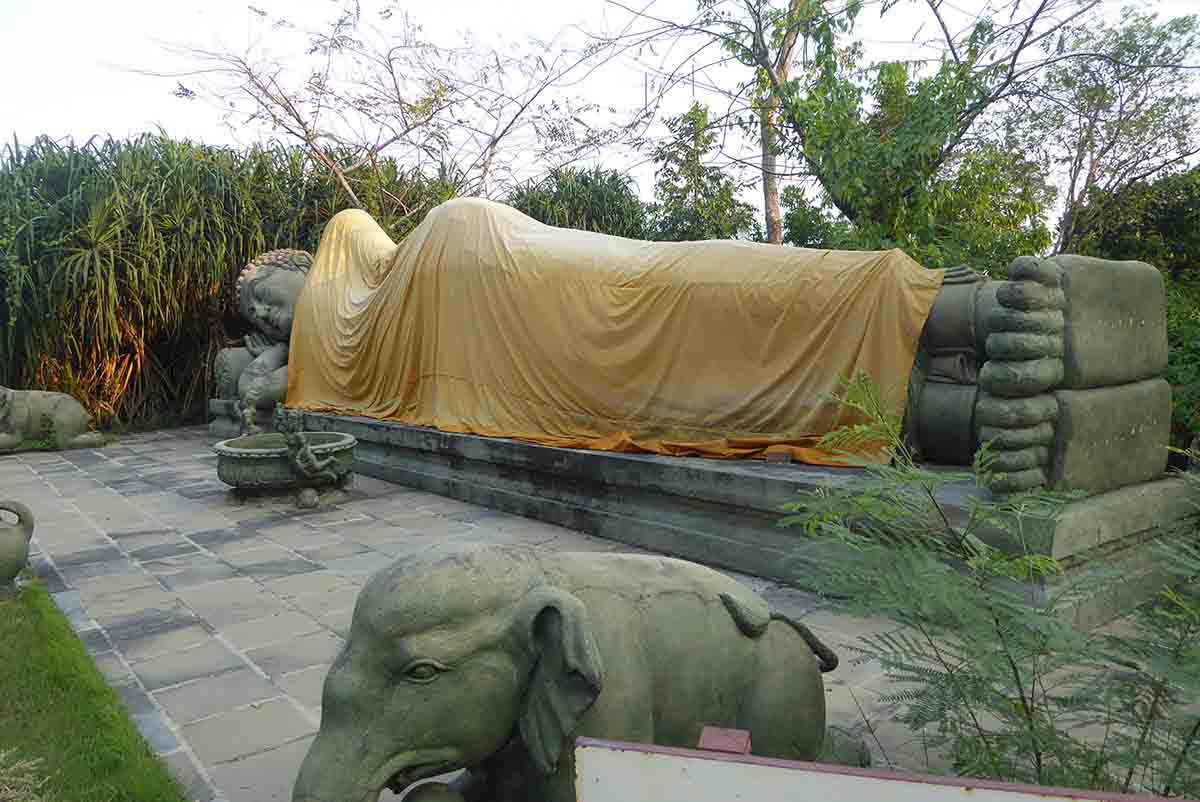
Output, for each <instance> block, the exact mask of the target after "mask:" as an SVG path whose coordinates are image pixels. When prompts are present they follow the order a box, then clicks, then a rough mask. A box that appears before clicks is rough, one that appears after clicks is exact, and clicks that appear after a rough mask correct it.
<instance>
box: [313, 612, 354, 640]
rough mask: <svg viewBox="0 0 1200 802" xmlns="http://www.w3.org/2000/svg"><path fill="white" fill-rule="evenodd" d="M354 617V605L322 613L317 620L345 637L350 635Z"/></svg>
mask: <svg viewBox="0 0 1200 802" xmlns="http://www.w3.org/2000/svg"><path fill="white" fill-rule="evenodd" d="M353 617H354V607H353V606H351V607H340V608H338V609H336V610H330V611H329V612H325V613H321V614H320V615H319V616H317V620H318V621H320V622H321V623H322V624H324V625H325V626H327V627H329V628H330V629H331V630H333V631H334V632H336V633H337V634H338V635H341V636H342V637H343V638H346V637H349V635H350V622H351V620H352V619H353Z"/></svg>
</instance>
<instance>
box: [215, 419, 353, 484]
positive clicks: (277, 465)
mask: <svg viewBox="0 0 1200 802" xmlns="http://www.w3.org/2000/svg"><path fill="white" fill-rule="evenodd" d="M298 434H299V438H298V440H299V447H297V445H296V443H295V442H293V444H291V445H290V446H289V444H288V442H287V440H285V439H284V436H283V435H282V434H279V433H277V432H275V433H270V434H253V435H244V436H242V437H235V438H233V439H231V440H222V441H221V442H219V443H217V444H216V445H214V446H213V451H215V452H216V453H217V477H218V478H219V479H220V480H221V481H222V482H224V483H225V484H227V485H230V486H231V487H233V488H234V489H235V490H238V491H247V490H297V489H300V488H305V487H312V488H319V487H346V486H348V485H349V483H350V481H351V478H352V476H353V474H352V473H351V466H352V465H353V463H354V447H355V446H356V445H357V444H358V441H357V440H355V439H354V438H353V437H351V436H350V435H348V434H339V433H337V432H299V433H298Z"/></svg>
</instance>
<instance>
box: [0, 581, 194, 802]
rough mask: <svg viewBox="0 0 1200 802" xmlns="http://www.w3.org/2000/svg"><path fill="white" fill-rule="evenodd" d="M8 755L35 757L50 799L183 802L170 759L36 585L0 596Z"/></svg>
mask: <svg viewBox="0 0 1200 802" xmlns="http://www.w3.org/2000/svg"><path fill="white" fill-rule="evenodd" d="M5 753H8V754H7V755H6V757H8V758H9V761H28V760H34V761H37V763H36V770H37V772H38V773H39V774H40V775H41V776H42V777H44V778H45V784H44V785H42V786H41V787H40V789H39V792H40V798H41V799H44V800H45V802H148V801H149V800H153V802H183V795H182V793H181V792H180V789H179V786H178V785H177V784H176V782H175V780H174V778H172V777H171V775H170V773H169V772H168V771H167V767H166V765H165V764H164V763H163V762H162V761H161V760H159V759H158V758H157V757H156V756H155V755H154V753H153V752H151V751H150V748H149V747H148V746H147V745H146V742H145V741H144V740H143V739H142V736H141V735H140V734H139V733H138V731H137V729H136V728H135V727H134V725H133V722H132V721H130V719H129V716H128V714H127V713H126V710H125V707H124V705H123V704H122V702H121V699H120V697H119V696H117V694H116V692H115V691H114V690H113V689H112V688H110V687H109V686H108V684H107V683H106V682H105V681H104V677H102V676H101V675H100V672H99V671H98V670H97V669H96V666H95V664H94V663H93V662H92V659H91V657H89V656H88V654H87V652H86V651H84V648H83V644H82V643H80V641H79V639H78V638H76V637H75V633H74V632H72V631H71V627H70V625H69V624H68V623H67V621H66V619H65V618H64V617H63V615H62V613H61V612H60V611H59V610H58V608H57V607H56V606H55V605H54V601H53V600H52V599H51V598H50V596H49V594H47V593H46V591H45V589H44V588H43V587H42V586H41V585H39V584H33V585H30V586H27V587H25V588H24V589H23V590H22V591H21V592H20V594H19V595H18V596H17V597H16V598H15V599H9V600H3V601H0V755H5ZM10 765H11V763H10ZM16 798H17V799H20V798H21V797H16ZM29 798H30V799H38V798H39V797H29Z"/></svg>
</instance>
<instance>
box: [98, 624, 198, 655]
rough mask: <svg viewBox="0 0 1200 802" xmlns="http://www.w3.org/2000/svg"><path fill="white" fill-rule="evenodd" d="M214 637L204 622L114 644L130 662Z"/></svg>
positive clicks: (186, 647)
mask: <svg viewBox="0 0 1200 802" xmlns="http://www.w3.org/2000/svg"><path fill="white" fill-rule="evenodd" d="M211 637H212V631H211V630H210V629H209V628H208V627H206V626H204V625H203V624H190V625H186V626H180V627H177V628H175V629H170V630H165V631H161V632H155V633H152V634H150V635H145V636H142V637H137V638H131V639H129V640H125V641H114V645H115V646H116V647H117V648H118V649H120V650H121V654H123V655H125V659H126V660H128V661H129V662H130V663H134V664H136V663H138V662H140V661H143V660H149V659H152V658H155V657H161V656H162V655H166V654H172V653H174V652H178V651H182V650H185V649H190V648H192V647H194V646H197V645H199V644H201V643H204V642H205V641H207V640H209V639H210V638H211Z"/></svg>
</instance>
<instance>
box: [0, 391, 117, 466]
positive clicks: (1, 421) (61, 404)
mask: <svg viewBox="0 0 1200 802" xmlns="http://www.w3.org/2000/svg"><path fill="white" fill-rule="evenodd" d="M90 423H91V418H90V417H89V416H88V413H87V410H85V409H84V408H83V404H80V403H79V402H78V401H76V400H75V399H74V398H72V397H71V396H69V395H67V394H66V393H51V392H46V391H44V390H13V389H10V388H8V387H0V451H12V450H13V449H15V448H17V447H18V446H19V445H21V443H23V442H26V441H30V440H43V439H46V438H47V437H49V438H51V439H52V442H53V444H54V447H55V448H57V449H66V448H100V447H101V446H103V445H104V435H102V434H100V433H99V432H90V431H88V425H89V424H90Z"/></svg>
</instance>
